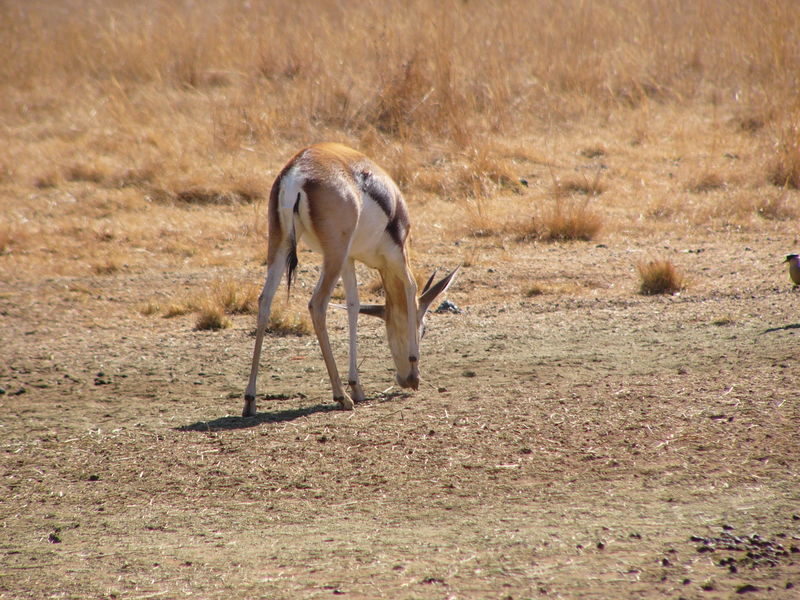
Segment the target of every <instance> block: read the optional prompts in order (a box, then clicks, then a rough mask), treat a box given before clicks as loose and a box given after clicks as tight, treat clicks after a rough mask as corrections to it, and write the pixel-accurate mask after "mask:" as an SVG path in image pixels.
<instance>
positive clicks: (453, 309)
mask: <svg viewBox="0 0 800 600" xmlns="http://www.w3.org/2000/svg"><path fill="white" fill-rule="evenodd" d="M433 312H435V313H439V314H441V313H446V312H449V313H453V314H454V315H460V314H461V313H462V312H464V311H462V310H461V309H460V308H458V306H456V305H455V304H454V303H453V302H450V300H445V301H443V302H442V303H441V304H440V305H439V306H438V307H437V308H436V310H434V311H433Z"/></svg>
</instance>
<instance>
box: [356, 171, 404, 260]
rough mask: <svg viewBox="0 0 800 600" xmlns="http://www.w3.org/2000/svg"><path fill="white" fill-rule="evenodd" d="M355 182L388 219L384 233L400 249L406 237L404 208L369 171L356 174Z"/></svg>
mask: <svg viewBox="0 0 800 600" xmlns="http://www.w3.org/2000/svg"><path fill="white" fill-rule="evenodd" d="M356 181H357V182H358V187H359V188H361V191H363V192H364V193H365V194H367V195H368V196H369V197H370V198H372V200H373V201H374V202H375V204H377V205H378V206H380V207H381V210H382V211H383V212H384V214H385V215H386V216H387V217H388V219H389V222H388V223H386V231H387V232H388V233H389V236H390V237H391V238H392V240H393V241H394V243H395V244H397V245H398V246H401V247H402V246H403V244H404V243H405V241H406V236H407V235H408V214H407V213H406V211H405V207H404V206H403V205H402V204H400V203H399V202H397V201H396V200H395V199H394V198H393V197H392V194H391V192H390V191H389V190H388V189H387V187H386V185H385V184H384V183H383V180H382V179H381V178H380V177H375V176H374V175H373V174H372V173H371V172H370V171H366V170H363V171H359V172H357V173H356Z"/></svg>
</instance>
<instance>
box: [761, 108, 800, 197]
mask: <svg viewBox="0 0 800 600" xmlns="http://www.w3.org/2000/svg"><path fill="white" fill-rule="evenodd" d="M768 178H769V181H770V183H772V184H773V185H776V186H778V187H783V188H789V189H794V190H797V189H800V120H795V121H793V122H792V123H790V124H789V125H787V126H786V127H784V129H783V130H782V131H781V133H780V135H779V136H778V139H777V140H776V142H775V155H774V156H773V158H772V160H771V161H770V165H769V167H768Z"/></svg>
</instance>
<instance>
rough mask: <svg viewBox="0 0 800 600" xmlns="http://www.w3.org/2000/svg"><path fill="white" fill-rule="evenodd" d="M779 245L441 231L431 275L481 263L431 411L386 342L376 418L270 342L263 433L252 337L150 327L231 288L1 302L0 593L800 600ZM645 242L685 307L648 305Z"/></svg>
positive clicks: (31, 283)
mask: <svg viewBox="0 0 800 600" xmlns="http://www.w3.org/2000/svg"><path fill="white" fill-rule="evenodd" d="M786 244H787V239H785V237H784V238H783V239H782V238H781V236H775V235H773V236H770V235H763V234H748V233H746V232H736V233H719V232H717V233H704V232H698V233H696V234H694V235H687V236H685V237H680V238H678V239H675V238H672V239H670V240H666V239H665V238H661V237H659V238H654V237H647V236H644V235H639V236H638V237H637V238H636V239H634V240H632V239H630V238H629V237H627V236H625V235H621V234H618V233H616V234H615V233H610V234H609V235H607V236H605V237H604V238H603V239H602V240H600V241H596V242H587V243H580V242H576V243H569V244H560V245H537V244H512V245H511V246H506V247H505V248H499V249H498V247H497V244H496V243H495V242H494V241H492V240H488V239H481V238H472V239H465V240H461V241H458V240H457V241H456V242H453V241H437V240H435V239H433V238H429V239H426V240H424V241H423V242H421V243H420V244H419V249H418V251H417V252H416V257H417V262H423V263H424V264H430V265H433V264H445V265H447V264H452V263H454V262H456V261H458V260H460V258H459V257H463V256H464V253H467V254H469V253H471V255H473V256H475V255H476V254H481V253H482V254H481V255H482V256H483V257H484V260H483V261H481V262H480V263H478V264H474V265H472V266H470V265H466V266H465V267H464V268H463V273H462V275H461V276H460V278H459V280H458V282H457V284H456V285H455V286H454V288H453V289H452V291H451V292H450V294H449V297H450V299H451V300H452V301H453V302H455V303H456V304H457V305H458V306H460V307H461V308H462V309H463V311H464V312H463V313H462V314H460V315H457V314H432V315H431V317H430V319H429V327H428V335H427V336H426V338H425V339H424V343H423V359H422V361H423V362H422V368H423V376H424V378H425V382H424V384H423V386H422V388H421V390H420V391H419V392H417V393H413V394H412V393H408V394H407V393H404V392H400V391H398V390H397V389H396V388H391V387H389V386H390V383H391V381H392V378H391V370H390V369H389V363H390V360H389V354H388V349H387V347H386V345H385V342H384V340H383V337H384V334H383V331H382V327H381V326H379V324H378V323H375V324H373V323H371V322H369V321H367V322H363V323H362V324H361V353H362V358H363V362H362V365H361V371H362V374H363V379H364V384H365V387H366V389H367V391H368V395H369V400H368V401H367V402H366V403H364V404H360V405H358V406H357V407H356V410H355V411H354V412H341V411H338V410H334V406H333V405H332V403H331V401H330V398H329V395H330V394H329V390H328V383H327V378H326V376H325V372H324V367H323V365H322V361H321V360H320V358H319V351H318V348H317V346H316V342H315V340H314V339H313V338H312V337H286V338H279V337H273V338H270V339H269V341H268V350H267V352H266V356H265V359H264V361H263V370H262V373H261V379H260V389H259V392H260V397H259V414H258V416H257V417H256V418H249V419H243V418H240V417H239V416H238V414H239V411H240V410H241V395H242V391H243V387H244V384H245V377H246V373H247V369H248V364H249V360H250V353H251V351H252V337H251V332H252V327H253V317H252V315H248V316H241V317H235V324H234V327H232V328H231V329H227V330H223V331H218V332H200V331H195V330H193V328H192V320H191V317H179V318H175V319H163V318H160V317H157V316H156V317H143V316H141V315H139V314H138V313H137V312H136V310H135V309H134V308H133V307H134V306H135V305H136V304H137V303H138V302H141V300H142V298H143V297H146V296H148V295H152V294H154V293H159V291H160V292H162V293H165V294H166V293H171V290H174V289H175V288H180V287H181V286H184V287H192V286H194V287H198V286H199V287H202V285H203V284H204V282H207V281H208V280H209V279H210V278H211V277H212V276H213V275H214V273H213V272H209V270H199V269H183V270H176V271H171V272H163V273H160V274H154V273H144V274H135V273H134V274H117V275H110V276H85V277H54V278H42V279H31V278H29V279H26V278H25V277H24V276H21V277H19V278H18V279H16V280H11V281H8V282H4V283H3V284H2V287H1V288H0V315H2V316H1V317H0V319H2V329H0V331H1V332H2V333H0V335H1V336H2V342H1V343H2V366H1V368H0V387H1V388H2V390H3V394H2V396H0V402H1V403H2V412H0V435H1V436H2V448H1V449H0V452H2V454H1V455H0V456H2V463H1V464H2V467H1V468H0V472H2V492H0V495H2V502H1V503H0V511H2V528H1V529H0V553H1V554H0V556H2V558H1V559H0V560H1V561H2V569H0V572H1V574H0V597H3V598H48V597H50V598H159V597H164V598H171V597H188V596H194V597H203V598H223V597H248V598H327V597H332V596H342V597H346V598H514V599H517V598H539V597H547V598H578V597H580V598H640V597H644V598H679V597H683V598H732V597H739V596H740V595H741V596H742V597H748V598H767V597H768V598H795V597H797V594H798V589H800V554H798V546H800V489H799V488H798V461H799V460H800V459H799V458H798V457H800V437H799V436H798V431H797V423H798V418H799V417H800V415H799V414H798V412H799V409H798V402H797V389H798V386H800V377H799V376H798V357H799V356H800V351H799V350H798V330H800V319H799V318H798V316H797V315H798V303H800V296H798V295H796V294H794V293H792V292H791V291H790V286H789V284H788V281H787V279H786V274H785V272H784V271H783V267H782V265H780V264H779V262H778V261H779V260H780V258H781V255H782V253H784V252H785V248H786ZM654 247H658V248H661V249H662V250H663V252H665V253H668V254H669V255H670V256H672V257H674V258H675V260H676V261H678V262H680V264H681V265H682V268H683V269H684V270H685V272H686V273H687V276H688V277H689V278H690V280H692V281H693V282H694V283H693V285H692V286H691V287H690V288H688V289H687V291H685V292H684V293H682V294H680V295H678V296H672V297H644V296H640V295H638V294H636V293H635V276H634V275H633V267H632V264H633V261H634V258H633V257H637V256H640V255H641V254H642V253H644V252H645V251H646V250H648V249H652V248H654ZM509 253H512V254H513V255H514V261H513V265H512V264H509V263H508V261H506V266H505V267H504V262H503V259H502V256H507V255H508V254H509ZM422 256H424V259H423V260H420V257H422ZM434 257H435V258H434ZM301 263H302V264H303V265H304V268H303V270H302V272H301V275H300V285H299V286H298V289H297V291H296V292H294V293H295V294H297V295H299V296H301V297H302V296H303V292H304V288H305V290H307V289H308V287H309V286H310V285H312V284H313V281H314V278H315V269H314V267H313V259H312V257H311V255H310V254H308V253H306V252H304V253H302V254H301ZM486 264H492V265H494V266H491V267H488V268H487V267H486ZM261 275H262V273H261V269H260V267H257V266H254V267H253V268H252V269H251V271H250V272H249V276H251V277H252V278H253V280H258V279H259V278H260V277H261ZM362 279H363V278H362ZM534 280H535V281H539V282H549V283H550V284H552V285H554V286H556V288H558V289H573V290H577V291H573V292H572V293H567V292H563V293H545V294H543V295H537V296H532V297H525V295H524V294H522V293H520V290H522V289H524V288H525V286H526V285H527V284H528V283H529V282H531V281H534ZM587 282H588V283H587ZM570 286H572V287H570ZM344 326H345V322H344V319H343V318H342V317H341V316H339V315H337V314H335V313H334V314H333V315H332V316H331V329H332V336H333V338H334V340H335V343H336V346H335V349H336V351H337V354H338V356H339V357H340V364H342V365H343V364H344V356H345V353H346V344H345V342H346V333H345V332H346V330H345V327H344Z"/></svg>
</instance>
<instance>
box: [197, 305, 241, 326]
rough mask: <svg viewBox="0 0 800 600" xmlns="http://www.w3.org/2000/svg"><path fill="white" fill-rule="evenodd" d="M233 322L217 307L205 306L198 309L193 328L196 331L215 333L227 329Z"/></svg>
mask: <svg viewBox="0 0 800 600" xmlns="http://www.w3.org/2000/svg"><path fill="white" fill-rule="evenodd" d="M231 325H233V322H232V321H231V320H230V319H229V318H228V316H227V315H226V314H225V310H224V309H223V308H222V307H221V306H218V305H214V304H206V305H204V306H202V307H201V308H200V313H199V314H198V315H197V320H196V321H195V324H194V328H195V329H196V330H198V331H217V330H219V329H227V328H228V327H230V326H231Z"/></svg>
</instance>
